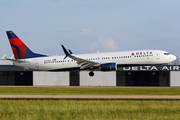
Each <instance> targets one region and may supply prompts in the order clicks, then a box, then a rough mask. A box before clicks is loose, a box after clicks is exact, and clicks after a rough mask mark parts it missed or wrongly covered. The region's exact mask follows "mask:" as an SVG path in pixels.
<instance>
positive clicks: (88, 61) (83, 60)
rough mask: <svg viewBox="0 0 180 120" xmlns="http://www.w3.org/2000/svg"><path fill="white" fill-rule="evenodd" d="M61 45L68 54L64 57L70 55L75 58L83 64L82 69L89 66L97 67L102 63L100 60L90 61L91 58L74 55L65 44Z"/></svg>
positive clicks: (79, 63) (78, 62)
mask: <svg viewBox="0 0 180 120" xmlns="http://www.w3.org/2000/svg"><path fill="white" fill-rule="evenodd" d="M61 46H62V48H63V51H64V53H65V55H66V56H65V58H64V59H66V58H67V57H69V58H71V59H73V60H76V61H77V64H78V65H80V66H81V68H80V69H87V68H89V67H97V66H100V65H101V64H100V63H99V62H95V61H90V60H86V59H83V58H79V57H76V56H74V55H72V52H71V51H70V50H69V51H68V50H67V49H66V48H65V47H64V46H63V45H61Z"/></svg>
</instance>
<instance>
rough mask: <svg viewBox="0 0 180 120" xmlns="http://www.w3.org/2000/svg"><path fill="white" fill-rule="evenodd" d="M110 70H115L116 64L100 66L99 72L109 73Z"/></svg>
mask: <svg viewBox="0 0 180 120" xmlns="http://www.w3.org/2000/svg"><path fill="white" fill-rule="evenodd" d="M111 70H117V65H116V63H105V64H101V71H111Z"/></svg>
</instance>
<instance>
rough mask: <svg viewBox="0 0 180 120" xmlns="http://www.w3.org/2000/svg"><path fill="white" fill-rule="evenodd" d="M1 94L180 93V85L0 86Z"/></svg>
mask: <svg viewBox="0 0 180 120" xmlns="http://www.w3.org/2000/svg"><path fill="white" fill-rule="evenodd" d="M0 95H180V88H179V87H0Z"/></svg>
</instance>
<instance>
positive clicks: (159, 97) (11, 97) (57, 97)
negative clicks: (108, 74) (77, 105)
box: [0, 95, 180, 100]
mask: <svg viewBox="0 0 180 120" xmlns="http://www.w3.org/2000/svg"><path fill="white" fill-rule="evenodd" d="M0 100H180V96H174V95H173V96H171V95H0Z"/></svg>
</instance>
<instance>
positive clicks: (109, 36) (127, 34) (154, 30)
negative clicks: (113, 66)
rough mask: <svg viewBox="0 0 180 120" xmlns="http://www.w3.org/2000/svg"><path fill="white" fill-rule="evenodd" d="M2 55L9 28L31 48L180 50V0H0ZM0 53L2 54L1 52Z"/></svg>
mask: <svg viewBox="0 0 180 120" xmlns="http://www.w3.org/2000/svg"><path fill="white" fill-rule="evenodd" d="M0 3H1V4H0V55H1V56H3V55H4V54H7V55H8V56H11V55H12V51H11V47H10V44H9V41H8V38H7V35H6V31H8V30H12V31H13V32H14V33H15V34H16V35H17V36H18V37H19V38H20V39H21V40H22V41H23V42H24V43H25V44H26V45H27V46H28V47H29V48H30V49H31V50H32V51H33V52H35V53H41V54H49V55H64V53H63V50H62V48H61V46H60V45H61V44H63V45H64V46H65V47H66V48H68V49H71V51H72V52H73V53H74V54H84V53H96V52H97V51H98V52H114V51H130V50H152V49H155V50H164V51H168V52H170V53H172V54H174V55H179V56H180V7H179V5H180V0H0ZM1 56H0V57H1Z"/></svg>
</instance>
